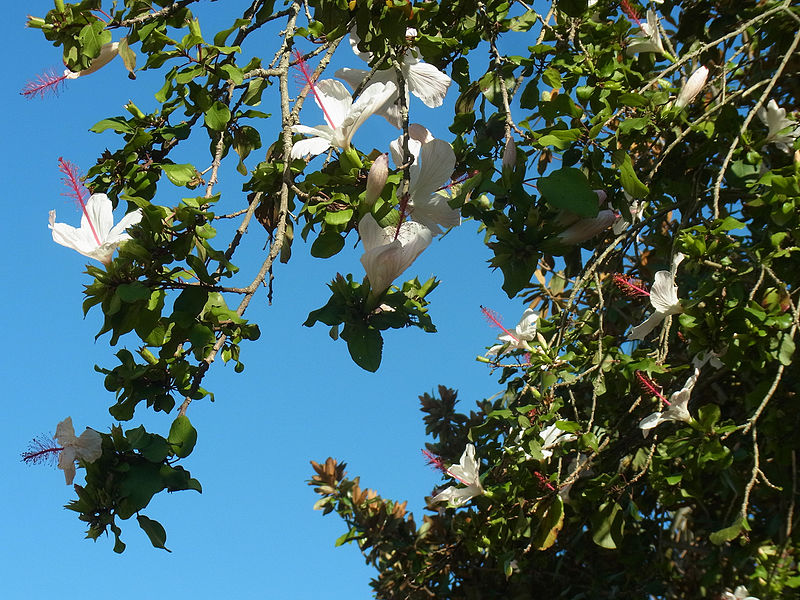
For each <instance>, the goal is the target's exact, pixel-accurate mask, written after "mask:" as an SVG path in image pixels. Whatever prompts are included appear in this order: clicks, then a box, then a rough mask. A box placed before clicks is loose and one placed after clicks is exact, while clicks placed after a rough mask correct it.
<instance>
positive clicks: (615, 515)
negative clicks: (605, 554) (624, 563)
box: [591, 502, 625, 550]
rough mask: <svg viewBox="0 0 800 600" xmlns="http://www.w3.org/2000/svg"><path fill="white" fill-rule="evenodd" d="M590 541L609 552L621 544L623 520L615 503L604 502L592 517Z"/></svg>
mask: <svg viewBox="0 0 800 600" xmlns="http://www.w3.org/2000/svg"><path fill="white" fill-rule="evenodd" d="M591 522H592V540H593V541H594V543H595V544H597V545H598V546H600V547H601V548H609V549H611V550H613V549H615V548H617V547H618V546H619V545H620V544H621V543H622V531H623V529H624V527H625V520H624V519H623V516H622V508H621V507H620V505H619V504H617V503H616V502H606V503H604V504H602V505H601V506H600V510H599V511H598V512H596V513H595V514H594V515H592V519H591Z"/></svg>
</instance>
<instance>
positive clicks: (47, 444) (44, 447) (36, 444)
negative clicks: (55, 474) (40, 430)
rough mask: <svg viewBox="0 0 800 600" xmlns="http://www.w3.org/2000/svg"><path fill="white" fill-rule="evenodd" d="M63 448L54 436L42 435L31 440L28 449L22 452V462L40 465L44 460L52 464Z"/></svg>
mask: <svg viewBox="0 0 800 600" xmlns="http://www.w3.org/2000/svg"><path fill="white" fill-rule="evenodd" d="M63 449H64V448H62V447H60V446H59V445H58V444H57V443H56V441H55V440H54V439H53V438H51V437H49V436H45V435H42V436H39V437H36V438H34V439H33V440H31V443H30V444H29V445H28V451H27V452H23V453H22V462H24V463H27V464H30V465H38V464H39V463H43V462H49V463H51V464H52V463H53V462H55V460H57V458H58V453H59V452H61V451H62V450H63Z"/></svg>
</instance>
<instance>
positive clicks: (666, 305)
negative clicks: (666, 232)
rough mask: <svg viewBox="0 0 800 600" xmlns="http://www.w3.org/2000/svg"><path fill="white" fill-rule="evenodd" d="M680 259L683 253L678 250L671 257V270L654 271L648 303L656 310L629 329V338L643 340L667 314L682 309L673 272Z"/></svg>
mask: <svg viewBox="0 0 800 600" xmlns="http://www.w3.org/2000/svg"><path fill="white" fill-rule="evenodd" d="M681 261H683V254H681V253H680V252H678V253H677V254H676V255H675V257H674V258H673V259H672V268H671V270H669V271H659V272H658V273H656V277H655V282H654V283H653V287H652V288H651V289H650V304H651V305H652V306H653V308H655V309H656V310H655V312H654V313H653V314H652V315H650V316H649V317H648V318H647V320H646V321H645V322H644V323H642V324H640V325H637V326H636V327H634V328H633V329H631V331H630V333H629V334H628V339H629V340H643V339H644V338H645V337H646V336H647V335H648V334H649V333H650V332H651V331H653V329H655V328H656V325H658V324H659V323H661V321H663V320H664V319H665V318H666V317H667V315H677V314H679V313H680V312H681V311H682V310H683V309H682V308H681V303H680V300H678V286H677V285H675V273H676V272H677V270H678V265H680V264H681Z"/></svg>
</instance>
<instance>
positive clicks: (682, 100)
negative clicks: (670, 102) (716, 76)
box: [675, 67, 708, 108]
mask: <svg viewBox="0 0 800 600" xmlns="http://www.w3.org/2000/svg"><path fill="white" fill-rule="evenodd" d="M706 79H708V69H707V68H706V67H700V68H699V69H697V70H696V71H695V72H694V73H692V75H691V77H689V81H687V82H686V85H684V86H683V87H682V88H681V91H680V93H679V94H678V98H677V99H676V100H675V106H676V107H677V108H684V107H685V106H687V105H688V104H690V103H691V102H692V100H694V99H695V98H696V97H697V94H699V93H700V90H702V89H703V86H705V84H706Z"/></svg>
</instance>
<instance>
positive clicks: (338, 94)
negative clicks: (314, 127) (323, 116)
mask: <svg viewBox="0 0 800 600" xmlns="http://www.w3.org/2000/svg"><path fill="white" fill-rule="evenodd" d="M317 96H319V98H320V100H321V101H322V105H324V107H323V106H322V105H320V102H319V100H317ZM314 101H315V102H316V103H317V105H318V106H319V107H320V108H322V109H323V110H324V111H325V112H326V113H327V114H328V116H329V117H330V119H331V121H332V122H331V123H328V125H330V126H331V127H332V128H334V129H337V128H338V127H339V126H340V125H341V124H342V122H343V121H344V120H345V118H346V117H347V114H348V113H349V112H350V109H351V108H352V105H353V97H352V96H351V95H350V92H348V91H347V88H346V87H344V84H343V83H342V82H341V81H336V80H335V79H323V80H322V81H319V82H318V83H317V94H316V95H315V96H314Z"/></svg>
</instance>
